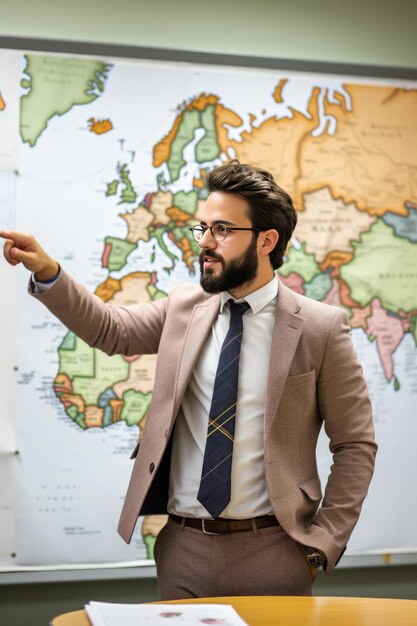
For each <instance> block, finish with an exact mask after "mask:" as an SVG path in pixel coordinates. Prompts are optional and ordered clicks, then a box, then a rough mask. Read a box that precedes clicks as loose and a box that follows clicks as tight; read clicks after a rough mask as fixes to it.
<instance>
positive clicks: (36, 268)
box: [0, 230, 59, 280]
mask: <svg viewBox="0 0 417 626" xmlns="http://www.w3.org/2000/svg"><path fill="white" fill-rule="evenodd" d="M0 237H2V238H3V239H5V242H4V246H3V254H4V257H5V259H6V261H7V262H8V263H10V265H19V263H22V264H23V265H24V267H25V268H26V269H27V270H29V271H30V272H34V273H35V274H36V278H37V279H38V280H49V279H50V278H52V277H53V276H55V274H57V272H58V270H59V265H58V263H57V262H56V261H54V259H52V258H51V257H50V256H49V255H48V254H46V252H45V250H44V249H43V248H42V247H41V246H40V245H39V243H38V242H37V241H36V239H35V238H34V237H33V236H32V235H26V234H23V233H16V232H13V231H5V230H0Z"/></svg>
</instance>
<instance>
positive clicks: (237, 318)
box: [197, 300, 249, 518]
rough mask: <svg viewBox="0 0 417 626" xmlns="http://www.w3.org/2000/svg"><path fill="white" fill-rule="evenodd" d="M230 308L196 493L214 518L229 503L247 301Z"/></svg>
mask: <svg viewBox="0 0 417 626" xmlns="http://www.w3.org/2000/svg"><path fill="white" fill-rule="evenodd" d="M229 307H230V326H229V330H228V331H227V335H226V337H225V340H224V342H223V345H222V349H221V351H220V357H219V364H218V366H217V372H216V378H215V381H214V388H213V398H212V401H211V407H210V413H209V423H208V431H207V441H206V449H205V451H204V460H203V471H202V473H201V482H200V488H199V491H198V494H197V500H198V501H199V502H201V504H202V505H203V506H204V508H205V509H207V511H208V512H209V513H210V515H211V516H212V517H213V518H216V517H219V515H220V514H221V512H222V511H223V510H224V509H225V508H226V506H227V505H228V503H229V502H230V479H231V472H232V452H233V439H234V434H235V417H236V402H237V386H238V377H239V355H240V344H241V343H242V333H243V320H242V315H243V314H244V313H245V311H247V310H248V309H249V304H248V303H247V302H240V303H236V302H233V300H229Z"/></svg>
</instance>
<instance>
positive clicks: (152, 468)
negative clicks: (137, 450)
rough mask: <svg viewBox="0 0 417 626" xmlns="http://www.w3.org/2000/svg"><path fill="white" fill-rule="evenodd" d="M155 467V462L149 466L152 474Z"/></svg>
mask: <svg viewBox="0 0 417 626" xmlns="http://www.w3.org/2000/svg"><path fill="white" fill-rule="evenodd" d="M154 469H155V463H151V464H150V466H149V471H150V473H151V474H152V472H153V471H154Z"/></svg>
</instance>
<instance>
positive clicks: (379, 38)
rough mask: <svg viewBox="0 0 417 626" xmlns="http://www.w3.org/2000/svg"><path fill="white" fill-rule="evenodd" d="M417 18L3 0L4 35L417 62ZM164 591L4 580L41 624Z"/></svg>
mask: <svg viewBox="0 0 417 626" xmlns="http://www.w3.org/2000/svg"><path fill="white" fill-rule="evenodd" d="M416 19H417V3H415V2H414V1H413V0H409V1H407V0H397V1H396V2H389V1H388V0H380V1H379V2H377V1H374V0H362V2H358V1H357V0H351V2H349V3H348V2H346V1H342V0H315V1H314V2H313V1H312V0H292V1H289V0H288V2H282V1H279V0H277V1H274V0H257V2H252V1H251V0H240V1H237V0H205V1H204V2H203V1H202V0H183V1H175V0H152V1H149V2H145V1H144V0H118V1H117V2H114V3H110V2H108V1H107V0H105V1H103V0H101V1H100V0H90V1H88V0H87V1H86V0H71V2H69V1H68V0H65V2H64V1H63V0H55V1H54V2H53V3H52V2H51V1H48V0H37V2H36V3H34V2H33V1H32V0H7V1H4V0H3V2H2V6H1V22H0V36H8V37H29V38H41V39H63V40H72V41H91V42H100V43H104V44H127V45H136V46H152V47H164V48H174V49H189V50H197V51H209V52H220V53H234V54H244V55H255V56H270V57H276V58H292V59H305V60H310V61H327V62H339V63H359V64H366V65H381V66H388V67H393V68H395V67H404V68H414V69H416V67H417V37H416V36H415V24H416ZM382 514H383V512H382ZM376 523H377V520H376ZM416 581H417V566H414V565H407V566H399V567H389V566H387V567H381V568H361V569H339V570H336V571H335V572H334V573H333V574H332V575H331V576H326V575H324V574H321V575H320V576H319V578H318V582H317V584H316V593H317V594H319V595H338V596H343V595H350V596H374V597H398V598H416V599H417V584H416ZM156 597H157V589H156V583H155V581H154V580H145V579H142V580H140V581H125V580H123V581H122V580H114V581H105V582H103V581H102V582H97V581H89V582H82V583H81V582H79V583H55V584H43V585H41V584H37V585H10V586H4V587H0V622H2V623H6V624H7V625H8V626H18V625H20V624H23V623H31V625H32V626H37V625H38V624H39V626H40V625H41V624H46V623H47V622H48V620H49V619H50V618H51V617H52V616H53V615H56V614H58V613H62V612H65V611H69V610H74V609H77V608H81V607H82V606H83V604H84V602H86V601H88V600H89V599H95V600H106V601H119V602H125V601H127V602H138V601H147V600H153V599H156ZM6 618H7V619H6Z"/></svg>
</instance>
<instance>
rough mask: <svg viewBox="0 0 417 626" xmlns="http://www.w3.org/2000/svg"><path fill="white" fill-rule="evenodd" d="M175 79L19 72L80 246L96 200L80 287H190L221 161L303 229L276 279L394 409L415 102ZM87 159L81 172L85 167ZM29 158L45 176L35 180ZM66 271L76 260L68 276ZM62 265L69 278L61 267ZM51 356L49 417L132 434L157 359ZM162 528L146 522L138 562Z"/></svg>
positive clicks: (292, 78)
mask: <svg viewBox="0 0 417 626" xmlns="http://www.w3.org/2000/svg"><path fill="white" fill-rule="evenodd" d="M141 71H142V74H141V73H140V72H141ZM159 71H160V74H159V75H158V72H159ZM177 72H178V74H177V77H178V82H179V83H180V87H178V85H176V86H175V87H174V86H173V82H174V81H173V78H172V76H170V75H169V69H168V70H167V69H165V73H164V71H163V68H158V67H155V68H153V67H149V66H148V65H146V64H145V66H144V67H143V68H142V70H141V69H140V68H139V69H137V68H136V69H135V68H133V67H130V66H128V65H123V64H122V63H121V62H120V63H118V62H114V61H112V62H111V63H110V62H105V61H99V60H91V59H80V58H72V57H65V56H62V57H54V56H51V55H40V54H26V55H25V56H24V57H23V75H22V78H21V87H22V94H21V96H20V136H21V145H22V161H23V162H25V159H26V162H27V166H26V171H25V174H26V176H33V177H35V178H36V179H37V181H38V185H42V186H43V187H44V188H45V194H51V193H58V188H57V186H56V185H55V182H53V179H54V174H53V172H52V170H54V168H55V170H54V171H57V168H59V167H61V168H62V170H61V171H62V172H63V171H64V170H65V171H66V172H71V171H72V169H73V173H72V174H71V176H70V174H69V173H68V175H64V176H62V178H61V180H65V181H66V182H68V180H69V179H70V178H71V185H72V186H73V187H74V188H75V189H76V188H77V184H78V183H77V181H83V182H82V184H81V182H80V186H79V187H78V192H77V193H78V194H79V200H80V203H81V204H82V207H81V206H77V207H75V204H73V206H74V209H73V210H74V214H73V215H74V218H73V219H74V220H77V222H78V228H79V229H80V230H81V229H82V224H83V219H84V218H83V214H85V213H86V212H88V211H89V202H90V200H89V198H90V196H91V197H93V196H94V200H92V201H91V204H94V209H92V210H94V216H93V217H92V218H91V219H90V218H87V219H86V222H85V223H86V224H88V228H89V229H91V228H94V225H95V224H97V236H96V239H95V240H94V246H95V250H93V252H92V254H93V257H92V258H93V259H94V263H93V264H95V267H96V269H97V273H96V275H95V276H92V275H87V274H86V275H85V281H86V283H88V285H89V286H90V287H91V288H92V290H93V291H94V292H95V293H96V295H97V296H98V297H99V298H101V299H102V300H103V301H104V302H108V303H113V304H117V305H129V304H132V303H137V302H151V301H154V300H157V299H160V298H163V297H165V296H166V295H167V293H168V292H169V289H170V288H172V287H173V286H175V284H177V283H178V282H184V281H197V280H198V278H199V270H198V265H197V263H196V255H197V254H198V249H197V248H196V244H195V243H194V241H193V238H192V236H191V233H190V231H189V227H190V226H192V225H194V224H195V223H196V222H198V221H199V219H200V217H199V216H200V214H201V210H202V207H203V206H204V201H205V199H206V196H207V193H206V189H205V179H206V176H207V173H208V172H209V171H210V169H212V168H213V167H215V166H216V165H219V164H220V163H222V162H224V161H227V160H228V159H231V158H238V159H239V160H240V161H241V162H245V163H251V164H253V165H257V166H260V167H264V168H266V169H267V170H269V171H271V172H272V173H273V175H274V177H275V179H276V180H277V182H278V184H279V185H280V186H281V187H283V188H284V189H285V190H286V191H288V192H289V193H290V194H291V196H292V197H293V199H294V203H295V206H296V208H297V210H298V213H299V223H298V225H297V228H296V231H295V233H294V237H293V239H292V241H291V243H290V245H289V247H288V249H287V253H286V261H285V263H284V265H283V266H282V268H280V270H279V275H280V279H281V280H282V282H284V283H285V284H286V285H287V286H288V287H290V288H291V289H293V290H294V291H296V292H297V293H300V294H305V295H306V296H308V297H311V298H314V299H317V300H320V301H322V302H326V303H329V304H332V305H336V306H339V307H343V308H344V309H346V311H347V313H348V316H349V319H350V324H351V327H352V333H354V334H355V333H357V335H356V334H355V337H356V336H359V333H360V334H361V336H362V337H363V338H365V339H366V342H367V343H368V344H369V345H372V346H373V350H374V351H375V354H376V355H377V363H378V367H379V372H377V371H376V369H375V367H376V366H375V363H374V365H373V368H374V369H373V370H372V371H371V369H369V371H368V372H367V374H368V377H372V375H373V374H372V372H374V373H375V376H376V377H377V378H378V381H379V382H378V385H380V386H381V380H383V385H384V387H385V393H389V394H390V397H392V399H393V400H392V401H393V402H394V403H395V402H396V400H395V397H398V398H400V397H401V393H402V386H403V377H402V371H397V366H396V360H395V356H396V351H397V350H398V349H399V347H400V346H401V345H402V344H403V342H404V341H406V340H407V341H408V339H407V338H409V339H410V340H411V343H410V342H408V343H407V345H408V350H409V351H408V355H409V356H408V358H409V359H410V358H411V359H413V358H414V359H416V355H417V152H416V150H415V145H416V143H417V89H416V88H412V87H407V86H399V85H394V84H389V83H388V81H387V82H386V84H375V83H371V82H370V83H366V82H364V81H362V82H354V81H353V80H352V79H350V81H347V80H342V79H340V78H330V77H329V78H328V79H326V80H324V79H320V80H319V79H317V81H315V80H314V78H313V77H311V76H309V77H306V76H302V75H300V76H298V75H290V74H288V75H285V73H283V72H277V73H276V76H272V75H271V73H270V72H269V73H268V75H267V76H266V77H263V78H262V80H261V79H259V86H257V82H256V81H257V80H258V79H257V77H256V76H253V75H252V76H251V74H248V75H245V76H243V77H242V76H241V75H240V74H239V72H238V73H237V82H236V84H235V85H234V87H233V88H234V90H235V91H236V94H235V95H234V97H232V96H231V92H232V89H231V88H230V87H226V84H227V77H228V74H227V73H226V70H224V71H223V73H220V75H219V76H217V75H216V73H215V72H213V70H211V72H208V71H207V73H204V72H205V70H204V68H202V69H201V68H200V69H199V71H198V72H197V70H192V69H191V70H190V69H189V70H186V69H181V70H180V69H178V70H177ZM181 72H182V74H181ZM230 72H232V70H230ZM243 79H244V80H243ZM250 80H252V81H253V83H254V86H256V88H255V89H252V87H251V86H250V84H249V82H248V81H250ZM169 81H171V82H169ZM245 81H246V82H245ZM229 82H230V81H229ZM122 85H123V86H124V89H125V91H123V90H122V89H121V86H122ZM171 86H172V87H173V89H172V92H173V95H172V94H171V93H170V87H171ZM249 91H253V92H254V93H251V94H249V93H248V92H249ZM0 93H2V94H3V97H4V100H3V98H2V97H0V109H1V106H3V107H4V106H5V104H4V103H5V102H7V93H3V92H2V86H1V85H0ZM132 100H133V101H135V102H136V107H135V106H134V105H133V103H132ZM144 100H146V103H145V104H143V101H144ZM142 104H143V110H142V108H141V107H142ZM153 106H154V107H155V111H154V112H152V113H151V111H152V107H153ZM127 109H128V110H127ZM48 142H49V143H48ZM87 144H88V145H87ZM84 150H85V151H86V153H88V155H89V157H88V158H89V161H88V162H87V156H86V157H85V159H84V158H83V157H82V156H80V155H82V153H83V151H84ZM47 153H48V158H50V157H52V158H53V159H54V160H57V162H58V164H57V165H51V164H50V163H48V161H47V159H46V156H45V155H46V154H47ZM93 154H96V155H97V163H98V165H97V170H94V167H92V159H91V155H93ZM33 155H37V158H38V163H41V164H43V169H42V168H41V166H40V165H37V166H36V167H35V168H34V169H32V170H31V168H32V163H33V162H34V161H33ZM78 159H80V165H79V166H78V165H77V164H75V165H73V163H74V162H75V163H76V162H77V160H78ZM60 161H61V164H60V165H59V162H60ZM83 168H84V171H83ZM23 170H25V166H23ZM50 172H51V173H50ZM83 172H84V173H83ZM84 174H85V175H84ZM86 190H87V191H86ZM59 194H60V198H61V196H62V195H64V194H63V192H62V191H59ZM87 194H89V195H88V196H87ZM23 197H25V195H24V194H23ZM42 197H43V196H42ZM71 197H73V196H71ZM62 201H63V202H64V204H65V200H62ZM60 202H61V199H59V202H58V204H59V203H60ZM99 207H103V208H102V209H100V208H99ZM100 210H102V211H103V217H102V218H101V217H100ZM24 214H25V210H24V209H23V210H22V215H24ZM104 214H105V215H106V217H104ZM22 219H23V218H22ZM101 220H102V224H101V225H99V224H100V222H101ZM54 223H55V222H54ZM83 237H84V235H83V234H82V233H80V240H81V241H82V240H83ZM60 241H64V239H62V238H61V239H60ZM80 245H82V244H80ZM75 256H77V244H72V251H69V252H68V254H67V260H68V264H69V269H70V270H72V267H71V263H72V260H73V259H74V257H75ZM60 261H62V264H63V265H64V266H66V267H67V266H68V265H67V264H66V258H65V254H64V258H62V257H61V259H60ZM76 269H78V272H79V273H78V278H79V279H81V280H83V275H82V272H83V270H82V269H79V268H78V267H77V268H76ZM54 328H56V327H54ZM51 345H55V346H56V348H55V350H56V352H55V354H56V360H55V373H54V375H53V377H52V378H51V379H50V384H51V389H52V387H53V391H52V393H53V396H54V398H55V401H57V402H56V404H55V405H54V406H55V410H59V411H60V413H61V415H63V416H65V422H66V424H67V425H68V426H69V425H71V424H72V427H73V430H72V432H73V433H74V434H75V431H76V432H77V437H78V436H80V435H83V433H84V434H85V435H86V434H88V432H89V431H98V430H100V432H102V433H105V432H106V431H107V429H112V428H113V429H114V428H115V427H117V425H118V424H121V423H124V426H123V427H126V428H127V429H130V430H131V431H132V429H133V432H134V433H135V436H140V433H141V432H142V430H143V428H145V427H146V415H147V411H148V408H149V405H150V402H151V398H152V387H153V378H154V371H155V364H156V356H154V355H136V356H134V357H129V358H127V357H124V356H113V357H109V356H107V355H105V354H104V353H102V352H100V351H99V350H95V349H91V348H89V347H88V346H87V345H86V344H85V343H84V342H83V341H81V340H80V339H78V338H77V337H76V336H75V335H74V334H73V333H71V332H69V331H61V337H60V339H59V341H58V342H55V344H53V342H52V344H51ZM410 346H411V347H410ZM414 362H416V360H415V361H414ZM381 375H382V379H381ZM52 381H53V382H52ZM414 384H416V383H414ZM415 391H416V392H417V386H416V387H415ZM375 393H376V391H375ZM59 407H60V408H59ZM61 424H62V427H64V426H63V425H64V421H61ZM164 520H165V518H164V517H163V516H161V517H148V518H145V519H144V520H143V522H142V525H141V529H140V540H141V541H143V544H144V546H145V550H146V555H145V557H144V558H145V560H146V559H151V558H152V550H153V544H154V541H155V537H156V535H157V533H158V530H159V528H160V527H161V525H162V524H163V523H164ZM67 534H68V533H67ZM61 558H62V557H61ZM29 560H30V557H29Z"/></svg>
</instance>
